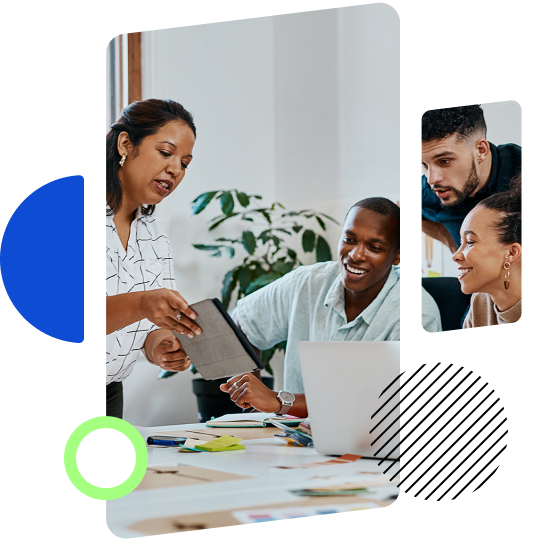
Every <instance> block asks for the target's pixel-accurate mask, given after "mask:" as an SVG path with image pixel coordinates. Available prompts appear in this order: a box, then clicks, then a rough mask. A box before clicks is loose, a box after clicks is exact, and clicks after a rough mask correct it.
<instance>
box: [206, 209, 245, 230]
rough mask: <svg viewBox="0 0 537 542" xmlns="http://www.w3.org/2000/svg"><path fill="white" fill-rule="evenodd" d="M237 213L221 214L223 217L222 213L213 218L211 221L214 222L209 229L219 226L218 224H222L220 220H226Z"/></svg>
mask: <svg viewBox="0 0 537 542" xmlns="http://www.w3.org/2000/svg"><path fill="white" fill-rule="evenodd" d="M238 214H239V213H231V214H230V215H229V216H223V217H222V215H220V216H218V217H217V218H216V219H213V221H212V222H214V224H213V225H212V226H211V227H210V228H209V231H213V230H214V229H215V228H218V226H220V224H222V222H224V221H226V220H227V219H228V218H232V217H234V216H237V215H238ZM215 220H216V221H215Z"/></svg>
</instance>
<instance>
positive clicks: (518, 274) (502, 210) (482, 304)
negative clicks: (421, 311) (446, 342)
mask: <svg viewBox="0 0 537 542" xmlns="http://www.w3.org/2000/svg"><path fill="white" fill-rule="evenodd" d="M521 211H522V200H521V178H520V175H518V176H517V177H515V178H514V179H513V180H512V181H511V189H510V190H509V191H508V192H500V193H498V194H494V195H492V196H490V197H488V198H486V199H484V200H483V201H482V202H481V203H479V204H478V205H477V206H476V207H474V209H473V210H472V211H471V212H470V213H468V215H467V216H466V218H465V219H464V222H463V224H462V226H461V246H460V248H459V250H458V251H457V252H455V254H454V255H453V260H454V261H455V262H456V263H457V264H458V265H459V281H460V284H461V289H462V291H463V292H464V293H466V294H473V295H472V301H471V304H470V310H469V311H468V314H467V316H466V318H465V320H464V324H463V328H469V327H481V326H490V325H496V324H510V323H513V322H516V321H518V320H519V319H520V316H521V314H522V212H521Z"/></svg>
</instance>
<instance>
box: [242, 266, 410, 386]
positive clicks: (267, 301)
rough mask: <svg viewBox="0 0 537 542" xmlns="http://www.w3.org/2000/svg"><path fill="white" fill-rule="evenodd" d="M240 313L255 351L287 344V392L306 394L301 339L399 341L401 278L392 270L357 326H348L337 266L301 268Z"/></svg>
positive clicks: (253, 298)
mask: <svg viewBox="0 0 537 542" xmlns="http://www.w3.org/2000/svg"><path fill="white" fill-rule="evenodd" d="M236 310H237V314H238V317H239V322H240V326H241V328H242V330H243V331H244V333H245V335H246V337H247V338H248V340H249V341H250V342H251V343H252V344H253V345H254V346H255V347H257V348H259V349H261V350H266V349H268V348H271V347H272V346H274V345H275V344H277V343H279V342H281V341H285V340H286V341H287V349H286V353H285V361H284V388H285V389H286V390H287V391H291V392H295V393H303V392H304V387H303V384H302V374H301V371H300V362H299V357H298V343H299V342H300V341H397V340H399V330H400V326H399V275H398V273H397V272H396V270H395V269H394V268H392V270H391V272H390V275H389V276H388V280H387V281H386V283H385V284H384V286H383V288H382V290H381V291H380V292H379V294H378V295H377V297H376V298H375V299H374V300H373V302H372V303H371V304H370V305H369V306H368V307H367V308H366V309H365V310H364V311H363V312H362V313H361V314H360V315H359V316H358V317H357V318H355V319H354V320H353V321H352V322H347V316H346V314H345V292H344V286H343V282H342V280H341V274H340V270H339V266H338V263H337V262H324V263H318V264H315V265H308V266H303V267H299V268H298V269H295V270H294V271H292V272H291V273H288V274H287V275H285V276H284V277H282V278H281V279H278V280H277V281H275V282H273V283H272V284H269V285H268V286H265V287H264V288H261V289H260V290H258V291H257V292H254V293H253V294H250V295H249V296H247V297H245V298H244V299H241V300H240V301H239V302H238V303H237V309H236ZM327 364H329V360H327Z"/></svg>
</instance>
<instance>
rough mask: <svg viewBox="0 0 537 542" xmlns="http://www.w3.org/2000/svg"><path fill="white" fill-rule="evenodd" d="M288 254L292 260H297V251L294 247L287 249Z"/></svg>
mask: <svg viewBox="0 0 537 542" xmlns="http://www.w3.org/2000/svg"><path fill="white" fill-rule="evenodd" d="M287 254H288V255H289V258H291V260H296V252H295V251H294V250H293V249H292V248H288V249H287Z"/></svg>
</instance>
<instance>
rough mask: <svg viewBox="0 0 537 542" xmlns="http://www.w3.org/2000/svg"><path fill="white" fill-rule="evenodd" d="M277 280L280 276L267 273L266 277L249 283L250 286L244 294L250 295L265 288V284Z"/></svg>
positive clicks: (263, 276)
mask: <svg viewBox="0 0 537 542" xmlns="http://www.w3.org/2000/svg"><path fill="white" fill-rule="evenodd" d="M279 278H280V275H279V274H277V273H267V274H266V275H262V276H261V277H259V278H257V279H255V280H254V281H253V282H251V283H250V285H249V286H248V288H247V289H246V294H251V293H252V292H255V291H256V290H259V289H260V288H263V286H266V285H267V284H270V283H271V282H274V281H275V280H278V279H279Z"/></svg>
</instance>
